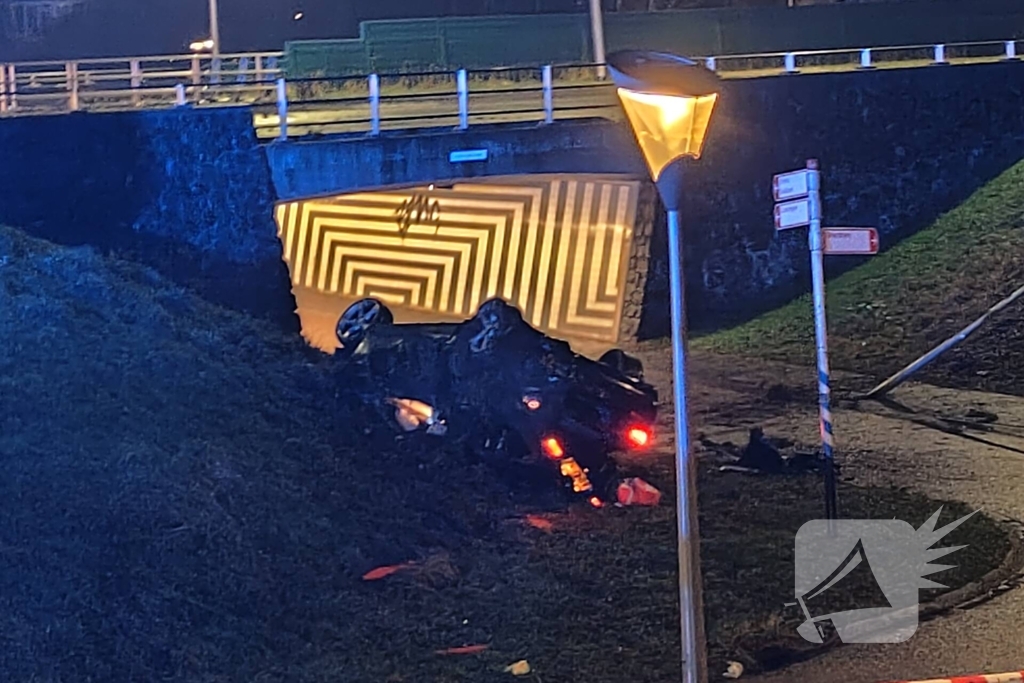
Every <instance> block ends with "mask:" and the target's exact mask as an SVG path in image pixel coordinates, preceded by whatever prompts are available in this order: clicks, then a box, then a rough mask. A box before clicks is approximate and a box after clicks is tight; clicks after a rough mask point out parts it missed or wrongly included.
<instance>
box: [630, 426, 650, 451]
mask: <svg viewBox="0 0 1024 683" xmlns="http://www.w3.org/2000/svg"><path fill="white" fill-rule="evenodd" d="M652 439H653V434H651V430H649V429H646V428H644V427H630V428H629V429H627V430H626V443H628V444H629V445H630V446H632V447H633V448H643V447H644V446H647V445H649V444H650V443H651V441H652Z"/></svg>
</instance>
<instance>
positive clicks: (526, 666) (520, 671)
mask: <svg viewBox="0 0 1024 683" xmlns="http://www.w3.org/2000/svg"><path fill="white" fill-rule="evenodd" d="M505 671H506V672H507V673H510V674H512V675H513V676H526V675H527V674H529V673H530V663H529V662H528V661H526V660H525V659H520V660H519V661H518V662H515V663H514V664H509V665H508V666H506V667H505Z"/></svg>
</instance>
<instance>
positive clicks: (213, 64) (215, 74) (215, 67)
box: [210, 57, 221, 85]
mask: <svg viewBox="0 0 1024 683" xmlns="http://www.w3.org/2000/svg"><path fill="white" fill-rule="evenodd" d="M220 67H221V62H220V57H214V58H213V59H211V60H210V83H213V84H214V85H220Z"/></svg>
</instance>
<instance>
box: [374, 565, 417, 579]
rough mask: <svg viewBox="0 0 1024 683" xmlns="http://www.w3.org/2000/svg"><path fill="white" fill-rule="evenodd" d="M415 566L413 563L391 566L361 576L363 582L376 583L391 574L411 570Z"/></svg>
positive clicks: (378, 568)
mask: <svg viewBox="0 0 1024 683" xmlns="http://www.w3.org/2000/svg"><path fill="white" fill-rule="evenodd" d="M414 566H415V563H413V562H405V563H402V564H391V565H387V566H384V567H377V568H376V569H371V570H370V571H368V572H366V573H365V574H363V581H378V580H380V579H384V578H387V577H389V576H391V575H392V574H397V573H398V572H400V571H405V570H406V569H412V568H413V567H414Z"/></svg>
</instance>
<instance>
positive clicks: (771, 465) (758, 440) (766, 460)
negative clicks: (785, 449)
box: [737, 427, 786, 474]
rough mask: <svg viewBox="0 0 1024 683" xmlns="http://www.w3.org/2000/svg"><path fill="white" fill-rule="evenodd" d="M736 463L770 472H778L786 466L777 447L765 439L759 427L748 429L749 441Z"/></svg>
mask: <svg viewBox="0 0 1024 683" xmlns="http://www.w3.org/2000/svg"><path fill="white" fill-rule="evenodd" d="M737 464H738V465H739V466H740V467H747V468H750V469H753V470H758V471H760V472H768V473H771V474H779V473H780V472H782V470H783V469H784V468H785V466H786V464H785V462H784V461H783V459H782V454H781V453H779V449H777V448H776V447H775V446H773V445H771V444H770V443H768V442H767V441H766V440H765V438H764V432H763V431H762V430H761V428H760V427H754V428H753V429H751V430H750V442H749V443H747V447H746V448H744V449H743V455H741V456H740V461H739V462H738V463H737Z"/></svg>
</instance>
